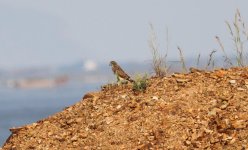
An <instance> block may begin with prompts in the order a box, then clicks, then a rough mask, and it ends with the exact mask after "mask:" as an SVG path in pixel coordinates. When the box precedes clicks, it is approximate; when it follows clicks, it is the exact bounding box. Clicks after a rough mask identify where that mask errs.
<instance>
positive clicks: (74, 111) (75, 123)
mask: <svg viewBox="0 0 248 150" xmlns="http://www.w3.org/2000/svg"><path fill="white" fill-rule="evenodd" d="M197 148H199V149H203V148H206V149H248V68H232V69H228V70H224V69H221V70H216V71H213V72H202V71H199V70H194V69H192V70H191V73H189V74H174V75H172V76H171V77H164V78H151V79H149V86H148V88H147V91H146V92H145V93H134V92H133V91H132V86H131V84H130V85H122V86H107V87H105V89H103V90H102V91H100V92H95V93H89V94H86V95H85V96H84V99H83V100H81V101H79V102H78V103H76V104H75V105H73V106H71V107H68V108H66V109H65V110H63V111H61V112H59V113H57V114H55V115H53V116H50V117H49V118H46V119H44V120H41V121H38V122H37V123H33V124H30V125H27V126H23V127H20V128H16V129H12V135H11V136H10V137H9V139H8V140H7V141H6V143H5V144H4V146H3V149H4V150H5V149H17V150H19V149H25V150H26V149H197Z"/></svg>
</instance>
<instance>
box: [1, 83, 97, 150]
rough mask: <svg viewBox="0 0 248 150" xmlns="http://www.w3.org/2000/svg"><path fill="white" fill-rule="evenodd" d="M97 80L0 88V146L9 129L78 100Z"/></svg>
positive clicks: (95, 85)
mask: <svg viewBox="0 0 248 150" xmlns="http://www.w3.org/2000/svg"><path fill="white" fill-rule="evenodd" d="M100 85H101V84H100V83H94V84H84V85H78V84H68V85H64V86H61V87H57V88H48V89H11V88H0V147H1V146H2V145H3V144H4V142H5V141H6V139H7V138H8V137H9V135H10V131H9V128H12V127H19V126H23V125H26V124H30V123H33V122H36V121H38V120H41V119H43V118H46V117H48V116H50V115H52V114H54V113H56V112H59V111H61V110H63V108H65V107H67V106H70V105H73V104H74V103H76V102H78V101H80V100H81V98H82V97H83V95H84V94H85V93H87V92H89V91H97V90H100Z"/></svg>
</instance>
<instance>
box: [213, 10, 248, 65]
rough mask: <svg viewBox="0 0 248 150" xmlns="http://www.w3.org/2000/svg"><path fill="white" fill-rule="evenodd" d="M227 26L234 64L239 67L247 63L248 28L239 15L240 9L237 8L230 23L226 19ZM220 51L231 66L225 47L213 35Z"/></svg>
mask: <svg viewBox="0 0 248 150" xmlns="http://www.w3.org/2000/svg"><path fill="white" fill-rule="evenodd" d="M226 25H227V28H228V30H229V33H230V35H231V38H232V41H233V45H234V48H233V50H234V51H235V55H236V56H235V60H236V65H237V66H239V67H244V66H246V65H247V58H248V57H247V47H246V43H247V41H248V28H247V26H246V24H245V22H244V20H243V18H242V17H241V15H240V11H239V10H238V9H237V11H236V13H235V17H234V21H233V22H232V23H230V22H228V21H226ZM215 38H216V40H217V42H218V44H219V46H220V48H221V51H222V52H223V53H224V58H225V59H224V61H225V62H226V64H227V65H228V66H233V63H232V61H231V59H230V58H229V57H228V56H227V54H226V52H225V48H224V46H223V44H222V42H221V40H220V38H219V37H218V36H216V37H215Z"/></svg>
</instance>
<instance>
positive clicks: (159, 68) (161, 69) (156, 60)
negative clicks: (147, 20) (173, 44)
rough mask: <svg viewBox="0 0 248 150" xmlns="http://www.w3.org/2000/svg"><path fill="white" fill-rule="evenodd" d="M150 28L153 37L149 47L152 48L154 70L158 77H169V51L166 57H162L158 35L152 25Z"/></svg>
mask: <svg viewBox="0 0 248 150" xmlns="http://www.w3.org/2000/svg"><path fill="white" fill-rule="evenodd" d="M150 28H151V36H150V40H149V46H150V48H151V53H152V69H153V71H154V72H155V74H156V76H158V77H163V76H166V75H167V72H168V68H169V67H168V65H167V52H168V49H167V52H166V53H165V55H162V54H160V53H159V46H158V40H157V35H156V33H155V30H154V27H153V25H152V24H150ZM167 35H168V33H167ZM167 40H168V37H167ZM167 42H168V41H167ZM167 48H168V45H167Z"/></svg>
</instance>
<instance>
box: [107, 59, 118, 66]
mask: <svg viewBox="0 0 248 150" xmlns="http://www.w3.org/2000/svg"><path fill="white" fill-rule="evenodd" d="M109 65H110V66H114V65H117V63H116V62H115V61H113V60H112V61H110V63H109Z"/></svg>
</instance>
